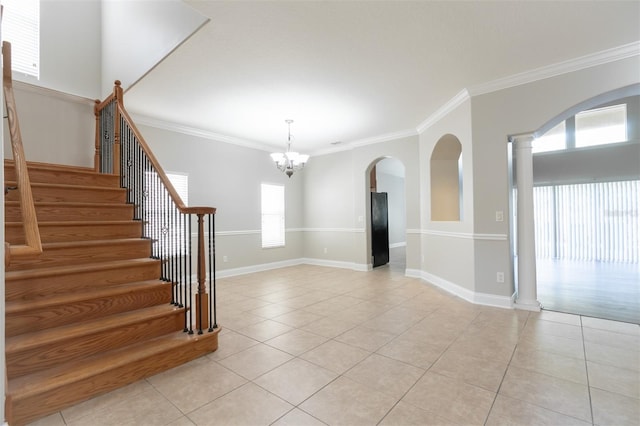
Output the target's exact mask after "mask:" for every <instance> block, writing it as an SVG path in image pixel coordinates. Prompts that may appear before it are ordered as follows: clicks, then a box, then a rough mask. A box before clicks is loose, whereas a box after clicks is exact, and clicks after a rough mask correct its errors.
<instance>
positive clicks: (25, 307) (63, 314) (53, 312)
mask: <svg viewBox="0 0 640 426" xmlns="http://www.w3.org/2000/svg"><path fill="white" fill-rule="evenodd" d="M105 290H106V291H103V292H102V294H100V295H96V296H93V297H92V296H91V293H86V295H85V293H83V294H82V296H83V297H84V298H83V299H81V300H73V301H67V300H65V299H64V298H60V300H59V301H58V302H55V303H54V302H52V303H50V304H47V305H46V306H36V307H32V305H33V303H29V302H27V303H21V302H9V303H8V304H7V305H6V310H5V312H6V314H5V336H6V337H11V336H17V335H19V334H22V333H30V332H34V331H40V330H46V329H49V328H55V327H60V326H63V325H67V324H74V323H78V322H80V321H86V320H92V319H95V318H100V317H105V316H108V315H114V314H118V313H121V312H126V311H130V310H133V309H142V308H147V307H150V306H155V305H161V304H167V305H168V304H169V303H170V302H171V300H172V290H173V285H172V284H171V283H167V282H163V281H157V282H143V283H140V284H139V285H135V286H132V285H122V286H116V287H113V288H109V289H105Z"/></svg>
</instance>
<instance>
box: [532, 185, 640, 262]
mask: <svg viewBox="0 0 640 426" xmlns="http://www.w3.org/2000/svg"><path fill="white" fill-rule="evenodd" d="M533 195H534V217H535V235H536V256H537V257H538V258H547V259H567V260H582V261H600V262H625V263H638V262H639V261H640V214H639V213H640V212H639V211H638V210H639V208H640V207H639V206H640V181H637V180H633V181H622V182H600V183H587V184H576V185H553V186H542V187H535V188H534V190H533Z"/></svg>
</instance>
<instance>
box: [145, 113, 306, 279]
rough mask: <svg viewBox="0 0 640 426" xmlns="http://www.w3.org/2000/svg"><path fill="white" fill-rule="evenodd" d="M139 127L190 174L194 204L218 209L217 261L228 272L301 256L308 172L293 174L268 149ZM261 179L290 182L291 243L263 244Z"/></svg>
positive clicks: (162, 156) (159, 153)
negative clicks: (279, 166)
mask: <svg viewBox="0 0 640 426" xmlns="http://www.w3.org/2000/svg"><path fill="white" fill-rule="evenodd" d="M138 128H139V130H140V132H141V133H142V135H143V137H144V139H145V140H146V141H147V143H148V144H149V145H150V147H151V149H152V150H153V152H154V153H155V155H156V157H157V158H158V161H160V163H161V165H162V167H163V168H164V169H165V170H166V171H168V172H179V173H185V174H187V175H188V176H189V204H190V205H191V206H212V207H215V208H216V209H217V210H216V261H217V265H218V269H219V271H220V272H221V273H222V274H225V273H226V274H234V273H240V272H246V271H250V270H252V268H257V267H258V265H266V264H273V263H279V262H280V263H282V262H291V261H298V259H299V258H300V257H301V253H302V250H303V248H302V238H303V235H302V226H303V204H302V200H303V197H302V188H303V182H304V172H301V173H296V174H294V175H293V176H292V177H291V178H290V179H289V178H287V177H286V175H284V173H282V172H280V171H279V170H277V169H276V168H275V166H274V165H273V162H272V161H271V158H270V157H269V153H268V152H266V151H260V150H257V149H252V148H245V147H241V146H237V145H231V144H228V143H223V142H219V141H215V140H211V139H205V138H203V137H200V136H192V135H186V134H184V133H176V132H172V131H170V130H164V129H158V128H154V127H149V126H145V125H139V126H138ZM261 183H274V184H284V185H285V226H286V230H287V232H286V237H285V238H286V246H285V247H281V248H269V249H263V248H262V247H261V233H260V229H261V211H260V209H261V208H260V184H261ZM225 256H226V258H227V261H226V262H225V261H224V257H225ZM272 266H273V265H272ZM225 271H226V272H225Z"/></svg>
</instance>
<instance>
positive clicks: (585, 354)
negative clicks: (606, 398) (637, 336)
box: [579, 315, 595, 425]
mask: <svg viewBox="0 0 640 426" xmlns="http://www.w3.org/2000/svg"><path fill="white" fill-rule="evenodd" d="M579 318H580V335H581V336H582V351H583V353H584V371H585V374H586V376H587V393H588V395H589V414H591V424H592V425H595V419H594V417H593V400H592V398H591V384H590V382H589V363H588V362H587V346H586V345H585V343H584V325H583V324H582V315H580V317H579Z"/></svg>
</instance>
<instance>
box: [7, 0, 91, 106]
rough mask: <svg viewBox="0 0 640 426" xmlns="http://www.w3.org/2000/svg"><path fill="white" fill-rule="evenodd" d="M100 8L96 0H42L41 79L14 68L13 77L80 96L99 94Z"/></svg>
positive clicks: (88, 96) (87, 96)
mask: <svg viewBox="0 0 640 426" xmlns="http://www.w3.org/2000/svg"><path fill="white" fill-rule="evenodd" d="M100 8H101V6H100V2H99V1H96V0H89V1H76V0H56V1H45V0H41V1H40V80H37V79H36V78H35V77H31V76H26V75H23V74H18V73H15V72H14V73H13V79H14V80H17V81H22V82H26V83H30V84H33V85H37V86H42V87H46V88H49V89H54V90H57V91H60V92H63V93H67V94H72V95H77V96H80V97H85V98H90V99H96V98H99V97H100V84H101V83H100V75H101V67H102V62H101V54H100V51H101V47H100V44H101V18H100V15H101V12H100ZM8 41H10V40H8Z"/></svg>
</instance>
